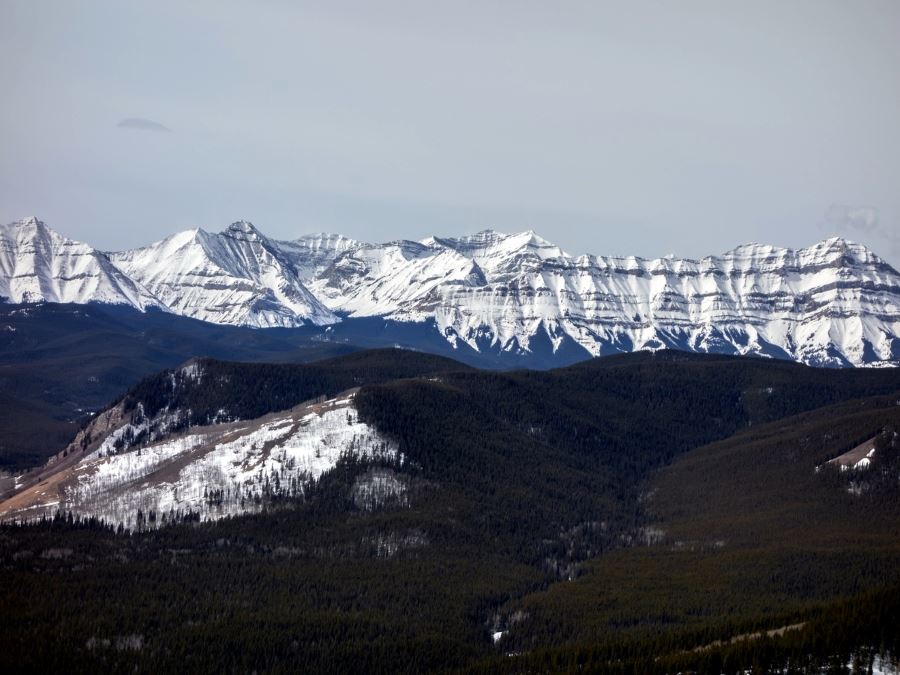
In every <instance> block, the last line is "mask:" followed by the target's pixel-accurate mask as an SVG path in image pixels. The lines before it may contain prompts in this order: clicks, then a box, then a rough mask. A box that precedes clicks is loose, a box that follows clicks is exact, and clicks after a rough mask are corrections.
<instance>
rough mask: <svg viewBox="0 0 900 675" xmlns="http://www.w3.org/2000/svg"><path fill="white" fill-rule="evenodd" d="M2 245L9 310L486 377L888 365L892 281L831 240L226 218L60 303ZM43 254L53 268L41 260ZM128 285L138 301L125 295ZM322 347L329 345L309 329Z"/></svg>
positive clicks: (893, 329)
mask: <svg viewBox="0 0 900 675" xmlns="http://www.w3.org/2000/svg"><path fill="white" fill-rule="evenodd" d="M29 228H31V226H30V225H26V224H25V223H19V224H13V225H12V226H7V228H6V229H7V231H8V233H14V234H7V237H6V240H7V241H11V240H12V239H15V238H16V237H18V238H24V239H26V240H27V239H28V238H29V237H31V238H32V239H33V238H34V237H33V235H31V234H29V232H31V230H29ZM31 229H33V228H31ZM19 230H21V233H18V231H19ZM48 236H49V235H48ZM54 236H56V237H58V235H54ZM11 237H12V239H10V238H11ZM6 248H7V252H6V256H5V258H6V262H5V263H3V265H4V266H3V267H2V268H0V273H2V276H0V283H3V284H5V285H6V286H5V287H9V288H10V289H12V290H8V291H5V293H6V295H7V296H8V297H11V298H12V299H13V300H16V299H24V300H30V299H37V300H41V299H43V300H50V299H55V298H57V297H61V298H62V299H63V301H66V302H88V301H100V302H120V301H127V302H130V303H131V304H133V305H135V306H139V307H143V306H145V305H149V304H154V303H155V304H159V305H163V306H165V307H166V308H168V309H169V310H170V311H172V312H175V313H178V314H181V315H184V316H188V317H193V318H198V319H201V320H204V321H209V322H213V323H219V324H232V325H247V326H253V327H261V328H268V327H296V326H322V325H329V326H335V325H337V324H338V323H339V322H340V321H341V319H342V318H347V317H350V318H357V319H373V318H378V319H386V320H389V321H392V322H394V323H400V324H407V325H409V326H410V327H411V330H412V331H413V332H416V331H418V332H419V333H429V334H432V335H433V336H435V337H437V338H439V339H440V340H443V341H445V342H446V344H447V345H448V346H449V347H450V348H451V349H459V350H460V358H467V359H480V360H482V361H493V362H494V363H495V364H496V365H501V366H503V365H515V363H516V362H517V361H519V363H521V364H527V365H531V366H547V365H559V364H561V363H571V362H573V361H577V360H581V359H586V358H590V357H591V356H601V355H602V356H605V355H609V354H616V353H623V352H631V351H638V350H643V349H650V350H656V349H664V348H668V349H678V350H684V351H695V352H709V353H724V354H740V355H745V354H755V355H762V356H768V357H775V358H783V359H792V360H796V361H800V362H802V363H806V364H810V365H820V366H860V365H869V364H874V365H896V364H897V363H898V362H900V275H898V273H897V271H896V270H894V269H893V268H892V267H891V266H890V265H888V264H887V263H885V262H884V261H883V260H882V259H880V258H879V257H878V256H876V255H875V254H874V253H872V252H871V251H869V250H868V249H867V248H866V247H864V246H862V245H860V244H855V243H852V242H848V241H845V240H843V239H839V238H832V239H827V240H825V241H822V242H820V243H818V244H815V245H813V246H810V247H808V248H804V249H799V250H791V249H784V248H776V247H772V246H763V245H758V244H747V245H744V246H739V247H738V248H736V249H734V250H732V251H729V252H728V253H725V254H723V255H721V256H709V257H706V258H703V259H701V260H678V259H674V258H660V259H655V260H647V259H643V258H636V257H628V258H616V257H602V256H588V255H583V256H579V257H574V256H571V255H568V254H567V253H565V252H564V251H562V250H561V249H560V248H559V247H557V246H555V245H553V244H552V243H550V242H548V241H546V240H544V239H542V238H541V237H539V236H537V235H536V234H534V233H533V232H521V233H517V234H509V235H507V234H500V233H496V232H492V231H489V230H487V231H484V232H480V233H478V234H475V235H470V236H465V237H457V238H438V237H429V238H427V239H425V240H423V241H421V242H412V241H395V242H389V243H386V244H365V243H360V242H357V241H354V240H352V239H349V238H346V237H342V236H340V235H329V234H318V235H309V236H307V237H301V238H300V239H297V240H295V241H290V242H278V241H273V240H270V239H268V238H266V237H265V236H264V235H262V234H261V233H260V232H259V231H258V230H257V229H256V228H255V227H253V226H252V225H251V224H250V223H246V222H243V221H241V222H238V223H234V224H232V225H231V226H230V227H228V228H227V229H226V230H225V231H224V232H221V233H218V234H210V233H208V232H205V231H204V230H191V231H188V232H181V233H178V234H175V235H172V236H171V237H168V238H167V239H165V240H163V241H161V242H157V243H156V244H152V245H150V246H148V247H145V248H141V249H137V250H134V251H125V252H122V253H112V254H110V259H111V260H112V261H113V262H114V263H115V265H116V266H118V268H119V269H120V270H121V271H122V272H123V273H124V274H125V275H127V278H126V277H125V276H123V275H118V274H117V273H115V272H113V274H116V275H117V276H116V277H115V282H116V283H117V284H118V285H119V286H122V287H123V288H124V290H123V291H122V292H118V291H117V293H104V292H100V291H98V292H96V293H90V292H77V293H76V292H69V293H63V294H62V295H61V296H60V294H59V293H50V292H47V293H42V292H39V291H38V290H34V289H39V287H40V283H39V282H37V281H35V279H37V278H39V277H40V278H43V277H44V276H47V275H42V274H38V273H36V272H27V270H30V269H31V268H32V267H34V264H33V263H30V262H28V260H29V259H30V258H29V257H28V254H27V251H26V252H25V253H20V252H19V248H18V247H13V246H11V245H9V244H7V245H6ZM32 248H34V247H33V246H32ZM22 250H23V251H24V250H25V249H22ZM47 256H49V258H54V259H55V257H54V256H55V254H53V252H52V251H51V252H50V253H49V254H47ZM47 256H45V257H47ZM20 257H22V258H23V262H21V263H20V262H17V261H18V259H19V258H20ZM32 257H33V256H32ZM104 261H105V259H102V256H101V259H100V260H99V263H98V264H100V265H101V266H102V265H103V264H104ZM51 264H52V265H57V263H51ZM17 266H19V268H22V269H25V270H26V273H25V274H24V275H23V274H21V273H20V272H17V271H16V270H17V269H18V268H17ZM107 267H108V264H107ZM50 276H51V277H52V276H53V275H52V274H51V275H50ZM71 276H72V275H71V274H69V273H61V274H57V277H59V278H65V279H66V280H71ZM88 276H91V275H88ZM93 276H96V275H93ZM79 278H80V277H79ZM27 279H31V281H27ZM128 279H133V280H134V281H128ZM23 284H24V286H23ZM109 285H110V284H109V283H106V284H105V285H103V286H102V288H106V287H107V286H109ZM32 287H34V288H33V289H32V290H29V288H32ZM142 287H146V289H147V291H144V292H143V294H141V292H140V290H134V289H141V288H142ZM2 288H4V286H0V289H2ZM88 290H89V289H88ZM148 291H149V293H152V295H153V297H146V296H148V293H147V292H148ZM135 294H137V296H136V297H132V296H135ZM122 295H124V297H125V300H122V298H121V297H120V296H122ZM344 332H345V333H350V334H352V333H354V331H353V330H352V329H350V330H349V331H344ZM321 337H322V338H323V339H328V338H329V337H331V336H329V335H327V331H324V330H323V331H322V332H321ZM419 341H420V342H422V343H423V344H424V343H428V342H429V339H428V338H427V337H422V336H420V338H419ZM473 355H477V357H476V356H473Z"/></svg>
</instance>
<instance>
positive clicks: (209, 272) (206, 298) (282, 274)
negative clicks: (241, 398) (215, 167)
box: [110, 221, 337, 328]
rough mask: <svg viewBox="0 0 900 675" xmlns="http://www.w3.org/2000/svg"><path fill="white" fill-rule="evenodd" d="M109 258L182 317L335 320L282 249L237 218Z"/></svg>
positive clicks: (245, 321)
mask: <svg viewBox="0 0 900 675" xmlns="http://www.w3.org/2000/svg"><path fill="white" fill-rule="evenodd" d="M110 258H111V259H112V261H113V262H114V263H115V264H116V265H117V266H118V267H119V268H120V269H121V270H122V271H123V272H125V273H126V274H128V275H129V276H130V277H132V278H134V279H136V280H138V281H140V282H141V283H142V284H144V285H145V286H146V287H147V288H148V289H149V290H150V291H151V292H153V293H154V294H155V295H156V297H158V298H159V300H160V301H161V302H162V303H164V304H165V305H166V306H167V307H168V308H169V309H170V310H171V311H173V312H176V313H177V314H182V315H184V316H189V317H192V318H195V319H201V320H203V321H210V322H212V323H224V324H233V325H249V326H256V327H260V328H268V327H273V326H302V325H304V324H306V323H314V324H327V323H333V322H334V321H336V320H337V317H335V316H334V314H332V313H331V312H330V311H329V310H328V309H327V308H325V307H324V306H322V304H321V303H320V302H319V301H318V300H317V299H316V298H315V297H314V296H313V295H312V294H311V293H310V292H309V291H308V290H307V288H306V287H305V286H304V285H303V282H302V281H300V278H299V277H298V275H297V272H296V270H295V268H294V266H293V265H292V264H291V262H290V261H289V260H288V259H287V257H286V256H285V255H284V254H283V253H282V251H281V249H280V248H279V247H278V246H277V245H276V244H275V243H274V242H272V241H270V240H269V239H268V238H266V237H265V236H264V235H263V234H262V233H260V232H259V231H258V230H257V229H256V228H255V227H253V225H252V224H250V223H247V222H244V221H240V222H236V223H233V224H231V225H230V226H229V227H228V228H227V229H226V230H224V231H223V232H221V233H217V234H213V233H209V232H206V231H204V230H200V229H197V230H189V231H187V232H179V233H178V234H174V235H172V236H171V237H168V238H167V239H163V240H162V241H160V242H157V243H155V244H151V245H150V246H147V247H145V248H140V249H135V250H132V251H124V252H122V253H112V254H110Z"/></svg>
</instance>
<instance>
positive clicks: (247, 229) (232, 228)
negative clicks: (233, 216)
mask: <svg viewBox="0 0 900 675" xmlns="http://www.w3.org/2000/svg"><path fill="white" fill-rule="evenodd" d="M222 234H224V235H226V236H229V237H233V238H235V239H240V240H243V241H262V240H266V241H267V238H266V236H265V235H264V234H263V233H262V232H260V231H259V230H258V229H257V228H256V226H255V225H253V223H251V222H249V221H247V220H237V221H235V222H233V223H231V225H229V226H228V227H227V228H225V229H224V230H223V231H222Z"/></svg>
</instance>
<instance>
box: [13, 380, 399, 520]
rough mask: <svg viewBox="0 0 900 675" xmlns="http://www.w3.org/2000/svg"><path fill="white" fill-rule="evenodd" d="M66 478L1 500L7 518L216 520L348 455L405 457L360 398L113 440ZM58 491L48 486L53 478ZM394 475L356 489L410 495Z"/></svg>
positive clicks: (363, 498)
mask: <svg viewBox="0 0 900 675" xmlns="http://www.w3.org/2000/svg"><path fill="white" fill-rule="evenodd" d="M102 447H103V448H104V449H103V450H98V451H95V452H93V453H91V454H90V455H88V456H87V457H85V458H84V459H82V460H81V461H80V462H79V463H78V464H76V465H75V466H74V467H73V468H71V469H70V470H67V471H66V474H65V476H63V477H61V478H60V479H59V480H56V481H45V482H44V483H41V484H40V485H38V486H36V487H35V488H32V489H30V490H28V491H27V492H26V493H23V494H22V495H17V496H16V497H15V498H13V499H11V500H10V501H9V502H7V503H6V504H4V505H2V506H0V518H4V519H18V520H30V519H35V518H40V517H41V516H42V515H46V516H52V515H53V514H54V513H55V512H56V510H57V509H60V510H62V511H63V512H68V511H71V512H72V514H73V515H75V516H83V517H90V516H94V517H97V518H100V519H103V520H105V521H106V522H108V523H112V524H113V525H117V524H118V523H122V525H123V526H124V527H126V528H141V527H153V526H158V525H161V524H163V523H164V522H168V521H171V520H172V519H176V520H177V519H180V518H182V517H184V516H185V515H187V514H194V515H197V516H198V517H199V518H200V519H201V520H215V519H218V518H223V517H227V516H232V515H237V514H241V513H252V512H256V511H259V510H261V509H262V508H264V507H265V506H266V505H267V504H268V503H269V502H270V501H271V500H272V499H275V498H281V497H300V496H302V495H303V492H304V489H305V488H306V486H308V485H309V483H310V481H312V480H314V479H317V478H319V477H320V476H322V474H324V473H325V472H326V471H328V470H330V469H332V468H334V466H335V465H336V464H337V462H338V460H339V459H340V458H341V457H342V456H344V455H353V456H355V457H359V458H368V459H381V460H388V461H391V462H393V461H397V460H400V459H401V458H400V457H398V453H397V449H396V447H395V445H394V444H392V443H391V442H389V441H388V440H386V439H385V438H384V437H382V436H381V435H380V434H379V433H378V432H377V431H376V430H374V429H373V428H371V427H369V426H368V425H367V424H365V423H363V422H361V421H360V420H359V418H358V416H357V412H356V409H355V408H354V407H353V402H352V396H346V397H343V398H339V399H332V400H329V401H326V402H324V403H321V404H314V405H310V406H304V407H298V408H295V409H294V410H292V411H288V412H283V413H276V414H273V415H267V416H265V417H262V418H260V419H258V420H251V421H247V422H235V423H230V424H221V425H214V426H210V427H203V428H199V429H195V430H193V432H192V433H188V434H184V435H181V436H178V437H174V438H168V439H166V440H163V441H160V442H157V443H153V444H151V445H149V446H146V447H141V448H135V449H131V450H129V451H127V452H121V453H119V454H115V453H111V452H110V448H109V447H107V443H104V444H103V446H102ZM50 483H52V485H50V488H52V489H48V484H50ZM403 489H404V488H403V485H402V483H401V482H400V481H398V480H397V479H396V478H395V477H394V476H393V473H391V472H388V471H383V472H376V471H373V472H371V473H370V475H369V476H367V477H365V478H364V479H363V480H361V482H360V484H359V485H358V486H356V492H357V499H358V500H359V502H360V506H361V507H362V508H371V505H372V504H374V503H376V502H377V501H378V499H383V498H384V497H385V496H391V497H402V493H403Z"/></svg>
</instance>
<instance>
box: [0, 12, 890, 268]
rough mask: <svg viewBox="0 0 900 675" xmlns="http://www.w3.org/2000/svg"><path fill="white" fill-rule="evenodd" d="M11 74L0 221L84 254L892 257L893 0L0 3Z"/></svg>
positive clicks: (3, 110)
mask: <svg viewBox="0 0 900 675" xmlns="http://www.w3.org/2000/svg"><path fill="white" fill-rule="evenodd" d="M0 64H2V65H0V91H2V92H3V102H2V104H0V220H2V221H3V222H8V221H11V220H14V219H17V218H19V217H22V216H25V215H32V214H33V215H38V216H39V217H41V218H42V219H43V220H45V221H47V222H48V223H49V224H51V225H52V226H54V227H56V228H57V229H58V230H60V231H61V232H63V233H64V234H67V235H68V236H71V237H73V238H76V239H80V240H84V241H87V242H89V243H91V244H93V245H95V246H97V247H100V248H106V249H118V248H125V247H131V246H137V245H140V244H144V243H149V242H150V241H153V240H155V239H158V238H161V237H163V236H165V235H167V234H170V233H172V232H174V231H177V230H179V229H184V228H187V227H193V226H197V225H201V226H204V227H207V228H209V229H220V228H221V227H224V226H225V225H227V224H228V223H229V222H231V221H233V220H236V219H240V218H244V219H248V220H252V221H253V222H254V223H256V224H257V225H258V226H259V227H260V228H261V229H262V230H263V231H264V232H266V233H268V234H269V235H271V236H275V237H279V238H290V237H294V236H297V235H300V234H302V233H305V232H309V231H318V230H326V231H339V232H343V233H345V234H348V235H351V236H355V237H358V238H363V239H367V240H376V241H380V240H387V239H396V238H421V237H424V236H426V235H429V234H454V233H464V232H473V231H476V230H479V229H483V228H486V227H493V228H496V229H501V230H521V229H534V230H536V231H537V232H538V233H540V234H542V235H543V236H545V237H546V238H548V239H551V240H553V241H555V242H556V243H558V244H560V245H561V246H562V247H563V248H564V249H566V250H568V251H569V252H571V253H584V252H590V253H603V254H636V255H643V256H648V257H649V256H658V255H664V254H667V253H675V254H676V255H684V256H691V257H698V256H701V255H704V254H707V253H719V252H722V251H724V250H727V249H729V248H732V247H733V246H735V245H736V244H738V243H741V242H745V241H761V242H767V243H773V244H778V245H785V246H802V245H807V244H810V243H812V242H813V241H816V240H819V239H822V238H824V237H825V236H829V235H831V234H835V233H837V234H842V235H843V236H846V237H848V238H851V239H855V240H858V241H862V242H863V243H866V244H868V245H870V246H871V247H872V248H874V249H875V251H876V252H878V253H880V254H881V255H882V256H883V257H885V258H887V259H888V260H890V261H891V262H892V263H893V264H894V265H895V266H896V265H897V264H898V263H900V2H896V1H895V0H884V1H883V2H877V1H869V0H857V1H854V2H849V1H847V2H844V1H827V0H812V1H809V2H805V1H801V0H776V1H773V2H768V1H762V0H752V1H751V0H747V1H746V2H729V1H721V0H718V1H712V2H694V1H682V2H645V1H635V0H628V1H625V0H623V1H622V2H602V1H600V0H593V1H591V2H583V3H581V2H565V1H560V2H529V1H527V0H526V1H523V0H509V1H506V2H497V1H490V0H478V1H476V2H468V1H467V0H454V1H453V2H446V3H443V2H405V3H401V2H371V1H369V2H339V1H333V2H327V3H325V2H323V3H302V2H274V1H270V2H263V1H257V2H250V1H249V0H248V1H247V2H229V1H227V0H226V1H223V0H216V1H215V2H191V3H183V2H165V1H160V0H155V1H153V2H122V1H121V0H111V1H108V2H107V1H104V0H97V1H93V2H78V1H76V0H62V1H59V2H50V1H45V0H21V1H11V0H0ZM829 209H830V215H829V216H828V217H826V212H828V211H829Z"/></svg>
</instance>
